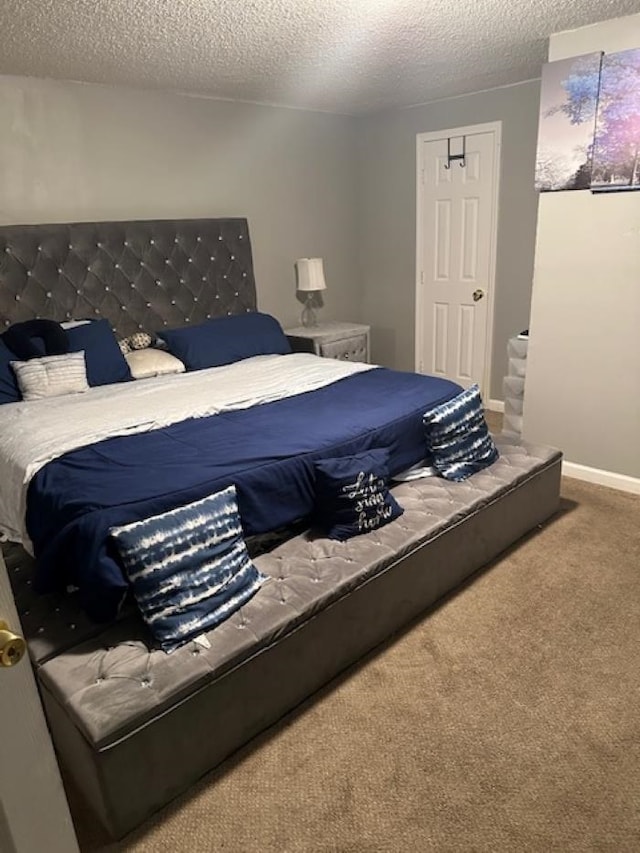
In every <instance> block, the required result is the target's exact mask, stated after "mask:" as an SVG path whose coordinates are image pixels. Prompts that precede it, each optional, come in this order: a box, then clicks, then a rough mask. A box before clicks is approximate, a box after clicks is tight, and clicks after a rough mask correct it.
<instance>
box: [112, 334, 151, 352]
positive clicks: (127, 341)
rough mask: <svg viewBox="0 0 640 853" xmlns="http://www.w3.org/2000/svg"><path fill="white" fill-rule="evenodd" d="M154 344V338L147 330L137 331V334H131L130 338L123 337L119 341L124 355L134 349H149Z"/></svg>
mask: <svg viewBox="0 0 640 853" xmlns="http://www.w3.org/2000/svg"><path fill="white" fill-rule="evenodd" d="M152 344H153V338H152V337H151V335H148V334H147V333H146V332H135V334H133V335H129V337H128V338H122V340H119V341H118V346H119V347H120V352H121V353H122V355H127V353H130V352H132V351H133V350H139V349H147V348H148V347H150V346H152Z"/></svg>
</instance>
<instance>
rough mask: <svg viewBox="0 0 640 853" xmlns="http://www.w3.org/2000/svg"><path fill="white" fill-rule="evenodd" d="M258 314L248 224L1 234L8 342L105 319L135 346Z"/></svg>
mask: <svg viewBox="0 0 640 853" xmlns="http://www.w3.org/2000/svg"><path fill="white" fill-rule="evenodd" d="M255 310H256V288H255V280H254V276H253V260H252V257H251V243H250V240H249V228H248V225H247V220H246V219H184V220H176V221H170V220H157V221H148V222H82V223H74V224H62V225H11V226H2V227H0V332H1V331H3V329H4V328H6V327H8V326H10V325H11V324H12V323H16V322H20V321H22V320H31V319H33V318H35V317H43V318H47V319H51V320H58V321H60V322H62V321H64V320H70V319H85V318H91V317H104V318H106V319H107V320H109V322H110V323H111V325H112V327H113V329H114V331H115V332H116V334H117V335H118V336H119V337H126V336H128V335H130V334H132V333H134V332H137V331H139V330H141V329H142V330H144V331H147V332H157V331H159V330H161V329H162V327H163V326H170V327H172V326H184V325H185V324H187V323H199V322H202V321H203V320H206V319H208V318H210V317H219V316H221V315H224V314H240V313H243V312H245V311H255Z"/></svg>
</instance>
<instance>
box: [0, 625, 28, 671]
mask: <svg viewBox="0 0 640 853" xmlns="http://www.w3.org/2000/svg"><path fill="white" fill-rule="evenodd" d="M26 650H27V644H26V643H25V641H24V638H23V637H20V636H18V634H14V633H13V631H10V630H9V626H8V625H7V623H6V622H3V621H2V620H1V619H0V666H15V665H16V664H17V663H20V661H21V660H22V658H23V657H24V653H25V652H26Z"/></svg>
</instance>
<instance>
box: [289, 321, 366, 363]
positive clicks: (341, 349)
mask: <svg viewBox="0 0 640 853" xmlns="http://www.w3.org/2000/svg"><path fill="white" fill-rule="evenodd" d="M369 329H370V327H369V326H363V325H361V324H359V323H337V322H328V323H318V325H317V326H296V328H294V329H285V330H284V331H285V335H286V336H287V337H288V338H289V343H290V344H291V348H292V349H293V351H294V352H314V353H315V354H316V355H321V356H323V357H324V358H339V359H341V360H342V361H366V362H368V361H369Z"/></svg>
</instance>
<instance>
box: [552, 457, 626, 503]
mask: <svg viewBox="0 0 640 853" xmlns="http://www.w3.org/2000/svg"><path fill="white" fill-rule="evenodd" d="M562 474H563V476H565V477H572V478H573V479H574V480H584V481H585V482H586V483H595V484H596V485H598V486H608V487H609V488H610V489H619V490H620V491H621V492H631V494H633V495H640V479H639V478H638V477H628V476H627V475H626V474H616V473H615V471H604V470H602V469H601V468H589V467H588V466H587V465H578V464H577V463H576V462H564V461H563V463H562Z"/></svg>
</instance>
